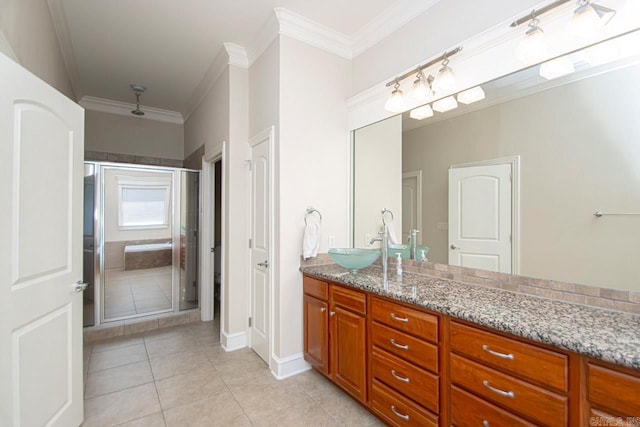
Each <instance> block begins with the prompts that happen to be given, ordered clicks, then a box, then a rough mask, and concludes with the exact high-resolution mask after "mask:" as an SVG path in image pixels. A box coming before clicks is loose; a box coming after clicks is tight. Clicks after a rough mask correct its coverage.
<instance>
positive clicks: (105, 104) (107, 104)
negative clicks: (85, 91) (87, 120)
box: [79, 96, 184, 125]
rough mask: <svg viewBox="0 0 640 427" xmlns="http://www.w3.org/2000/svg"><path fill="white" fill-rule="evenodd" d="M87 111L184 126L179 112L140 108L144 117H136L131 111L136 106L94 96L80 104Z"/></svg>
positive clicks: (84, 98)
mask: <svg viewBox="0 0 640 427" xmlns="http://www.w3.org/2000/svg"><path fill="white" fill-rule="evenodd" d="M79 104H80V105H82V106H83V107H84V108H86V109H87V110H91V111H99V112H101V113H109V114H117V115H119V116H127V117H132V118H139V119H147V120H155V121H158V122H166V123H174V124H179V125H181V124H184V120H183V118H182V114H180V113H178V112H177V111H170V110H162V109H160V108H154V107H145V106H144V105H141V106H140V109H141V110H143V111H144V116H134V115H132V114H131V110H134V109H135V108H136V105H135V104H129V103H127V102H120V101H114V100H111V99H104V98H96V97H93V96H83V97H82V98H81V99H80V102H79Z"/></svg>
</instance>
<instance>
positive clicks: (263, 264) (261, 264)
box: [257, 260, 269, 268]
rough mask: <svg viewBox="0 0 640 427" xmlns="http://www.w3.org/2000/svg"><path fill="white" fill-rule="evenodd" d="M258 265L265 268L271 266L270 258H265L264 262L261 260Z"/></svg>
mask: <svg viewBox="0 0 640 427" xmlns="http://www.w3.org/2000/svg"><path fill="white" fill-rule="evenodd" d="M257 266H258V267H264V268H267V267H269V260H265V261H263V262H259V263H258V264H257Z"/></svg>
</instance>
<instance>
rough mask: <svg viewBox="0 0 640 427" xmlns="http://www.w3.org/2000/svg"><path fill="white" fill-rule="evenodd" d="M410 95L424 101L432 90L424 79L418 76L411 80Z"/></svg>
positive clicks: (430, 94) (429, 96)
mask: <svg viewBox="0 0 640 427" xmlns="http://www.w3.org/2000/svg"><path fill="white" fill-rule="evenodd" d="M410 94H411V97H412V98H414V99H417V100H419V101H426V100H427V99H429V98H431V97H432V96H433V91H432V90H431V88H430V87H429V85H428V84H427V82H426V81H425V80H424V78H422V77H421V78H418V79H416V81H414V82H413V86H412V87H411V92H410Z"/></svg>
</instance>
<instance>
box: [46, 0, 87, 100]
mask: <svg viewBox="0 0 640 427" xmlns="http://www.w3.org/2000/svg"><path fill="white" fill-rule="evenodd" d="M47 4H48V5H49V11H50V12H51V18H52V19H51V20H52V21H53V27H54V29H55V31H56V36H57V38H58V46H59V47H60V52H61V53H62V60H63V61H64V65H65V67H66V69H67V75H68V76H69V82H70V83H71V88H72V89H73V92H74V94H75V96H76V100H78V99H82V98H83V97H84V91H83V90H82V86H81V84H80V74H79V73H78V67H77V62H76V60H75V57H74V55H73V45H72V44H71V36H70V35H69V24H68V23H67V16H66V14H65V13H64V6H63V5H62V2H61V0H47Z"/></svg>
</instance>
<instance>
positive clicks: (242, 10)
mask: <svg viewBox="0 0 640 427" xmlns="http://www.w3.org/2000/svg"><path fill="white" fill-rule="evenodd" d="M409 3H412V4H413V6H414V10H415V9H416V6H415V4H416V3H422V4H427V3H430V4H433V3H434V2H433V1H425V0H348V1H345V0H323V1H313V0H180V1H176V0H136V1H131V0H108V1H105V0H50V5H51V8H52V15H53V18H54V21H55V24H56V27H57V29H58V36H59V39H60V44H61V47H62V51H63V54H64V55H65V61H66V62H67V67H68V68H69V74H70V77H71V80H72V84H73V86H74V90H75V91H76V96H77V97H78V98H79V99H80V98H82V97H83V96H91V97H96V98H103V99H109V100H114V101H120V102H127V103H133V102H134V101H135V97H134V95H133V93H132V91H131V90H130V88H129V84H130V83H140V84H142V85H144V86H146V87H147V91H146V92H145V93H144V95H143V96H142V100H141V103H142V104H143V105H144V106H149V107H155V108H159V109H163V110H170V111H177V112H183V113H184V111H185V108H186V106H187V105H188V101H189V99H190V98H191V97H192V96H193V95H194V91H195V90H196V88H197V86H198V84H199V83H200V82H201V80H202V79H203V78H204V76H205V74H206V72H207V70H208V69H209V67H210V66H211V64H212V62H213V60H214V59H215V57H216V55H218V53H219V52H220V50H221V49H222V44H223V43H224V42H231V43H235V44H238V45H240V46H243V47H247V48H249V47H251V46H252V45H253V44H254V43H255V42H256V38H257V37H258V34H259V32H260V30H262V29H263V27H264V26H265V25H266V24H267V22H269V19H271V18H272V17H273V15H274V12H273V9H274V8H275V7H283V8H286V9H288V10H289V11H291V12H294V13H295V14H298V15H302V16H304V17H306V18H308V19H310V20H312V21H315V22H316V23H318V24H321V25H324V26H326V27H329V28H331V29H332V30H334V31H336V32H339V33H341V34H342V35H343V36H345V37H346V39H350V38H351V39H352V38H354V37H355V36H356V35H361V33H362V30H363V29H365V28H366V27H367V24H369V23H371V22H381V20H382V19H383V18H384V17H385V16H386V15H387V14H389V13H390V12H392V11H393V9H394V8H395V9H396V10H397V9H398V8H399V7H404V6H406V5H408V4H409ZM423 9H424V7H423ZM369 27H371V25H370V26H369ZM61 29H62V30H61ZM359 32H360V33H359Z"/></svg>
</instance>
